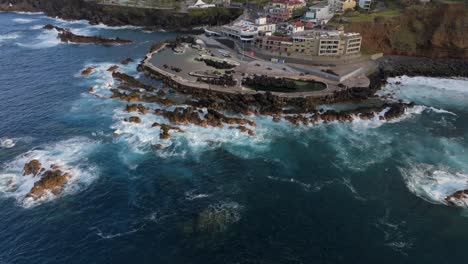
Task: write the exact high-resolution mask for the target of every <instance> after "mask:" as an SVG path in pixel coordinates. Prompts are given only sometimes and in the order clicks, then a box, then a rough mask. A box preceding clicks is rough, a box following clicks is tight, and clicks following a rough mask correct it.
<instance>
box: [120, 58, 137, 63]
mask: <svg viewBox="0 0 468 264" xmlns="http://www.w3.org/2000/svg"><path fill="white" fill-rule="evenodd" d="M132 62H134V60H133V59H132V58H126V59H125V60H123V61H121V62H120V64H122V65H127V64H129V63H132Z"/></svg>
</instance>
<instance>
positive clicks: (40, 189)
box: [23, 159, 72, 200]
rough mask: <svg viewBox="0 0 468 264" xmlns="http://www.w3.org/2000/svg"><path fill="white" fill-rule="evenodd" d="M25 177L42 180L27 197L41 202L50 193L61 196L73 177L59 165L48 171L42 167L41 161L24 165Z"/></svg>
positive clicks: (36, 183)
mask: <svg viewBox="0 0 468 264" xmlns="http://www.w3.org/2000/svg"><path fill="white" fill-rule="evenodd" d="M23 177H34V178H36V177H39V178H40V179H39V180H38V181H36V182H35V183H34V186H33V187H32V189H31V190H30V191H29V193H28V194H27V195H26V198H31V199H33V200H39V199H42V198H45V197H46V196H47V195H48V194H49V193H51V194H53V195H59V194H61V193H62V191H63V188H64V187H65V185H66V184H67V182H68V181H69V180H70V178H71V177H72V175H70V174H68V173H66V172H63V171H62V169H61V168H60V166H57V165H51V166H50V168H48V169H46V168H44V167H42V164H41V162H40V161H39V160H37V159H33V160H31V161H29V162H28V163H26V164H25V165H24V169H23Z"/></svg>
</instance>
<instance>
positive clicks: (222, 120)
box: [155, 107, 255, 127]
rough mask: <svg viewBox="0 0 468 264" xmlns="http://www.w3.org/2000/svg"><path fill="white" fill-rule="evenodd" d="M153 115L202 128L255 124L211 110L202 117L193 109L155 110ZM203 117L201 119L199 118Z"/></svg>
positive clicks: (200, 113) (199, 112) (174, 122)
mask: <svg viewBox="0 0 468 264" xmlns="http://www.w3.org/2000/svg"><path fill="white" fill-rule="evenodd" d="M155 114H156V115H159V116H162V117H164V118H166V119H167V120H169V121H170V122H171V123H173V124H193V125H197V126H202V127H208V126H211V127H224V125H225V124H226V125H243V126H245V125H250V126H255V122H253V121H250V120H247V119H244V118H237V117H227V116H225V115H223V114H221V113H219V112H217V111H215V110H213V109H208V112H207V113H206V114H205V115H203V112H202V111H199V110H198V111H197V110H196V109H195V108H193V107H186V108H183V107H177V108H175V109H174V110H173V111H169V110H162V109H157V110H155ZM201 116H203V118H202V117H201Z"/></svg>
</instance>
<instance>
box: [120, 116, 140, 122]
mask: <svg viewBox="0 0 468 264" xmlns="http://www.w3.org/2000/svg"><path fill="white" fill-rule="evenodd" d="M124 120H125V121H126V122H130V123H137V124H140V123H141V118H139V117H138V116H131V117H129V118H126V119H124Z"/></svg>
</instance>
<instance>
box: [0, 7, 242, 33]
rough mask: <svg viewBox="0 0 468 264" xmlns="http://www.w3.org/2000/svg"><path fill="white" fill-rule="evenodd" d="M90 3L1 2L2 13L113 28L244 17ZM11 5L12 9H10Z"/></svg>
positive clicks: (175, 26)
mask: <svg viewBox="0 0 468 264" xmlns="http://www.w3.org/2000/svg"><path fill="white" fill-rule="evenodd" d="M96 2H97V1H87V0H0V11H24V12H45V13H46V14H47V15H48V16H50V17H60V18H62V19H65V20H83V19H85V20H88V21H89V22H90V23H91V24H99V23H103V24H106V25H109V26H125V25H133V26H142V27H146V28H147V29H148V30H159V29H165V30H176V31H183V30H192V28H193V27H199V26H206V25H222V24H227V23H229V22H231V21H232V20H234V19H236V18H237V17H239V16H240V15H241V14H242V9H226V8H210V9H209V10H193V11H190V12H189V13H179V12H176V11H174V10H155V9H152V8H147V9H145V8H135V7H129V6H114V5H100V4H97V3H96ZM10 3H12V6H11V7H10V5H9V4H10Z"/></svg>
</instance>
